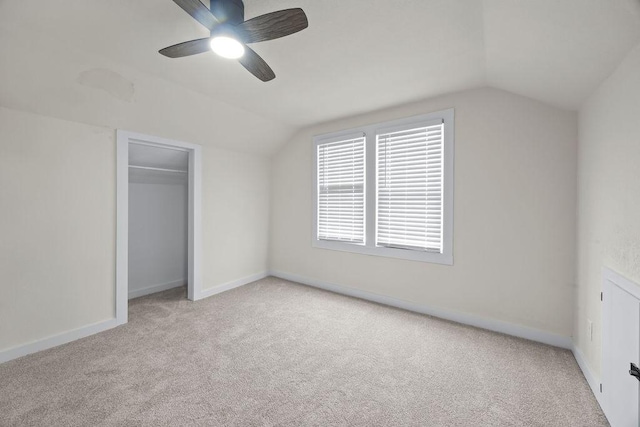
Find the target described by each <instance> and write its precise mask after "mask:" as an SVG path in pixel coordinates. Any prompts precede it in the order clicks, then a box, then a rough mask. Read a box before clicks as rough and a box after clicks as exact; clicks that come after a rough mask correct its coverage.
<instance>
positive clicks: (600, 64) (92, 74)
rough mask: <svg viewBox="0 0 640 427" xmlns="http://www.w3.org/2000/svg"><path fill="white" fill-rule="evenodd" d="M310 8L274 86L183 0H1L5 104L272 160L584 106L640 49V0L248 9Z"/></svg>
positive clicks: (261, 8) (332, 1) (415, 0)
mask: <svg viewBox="0 0 640 427" xmlns="http://www.w3.org/2000/svg"><path fill="white" fill-rule="evenodd" d="M245 5H246V17H247V18H251V17H253V16H256V15H259V14H262V13H266V12H269V11H273V10H279V9H284V8H289V7H302V8H303V9H304V10H305V12H306V13H307V15H308V18H309V28H308V29H306V30H304V31H302V32H300V33H297V34H295V35H292V36H290V37H285V38H282V39H278V40H274V41H270V42H265V43H258V44H255V45H253V48H254V49H255V50H256V51H257V52H258V53H259V54H260V55H261V56H263V58H264V59H265V60H266V61H267V62H268V63H269V64H270V65H271V66H272V68H273V69H274V71H275V73H276V75H277V78H276V79H275V80H274V81H272V82H269V83H263V82H260V81H259V80H258V79H256V78H255V77H253V76H252V75H250V74H249V73H248V72H247V71H245V70H244V69H243V68H242V67H241V66H240V65H239V64H238V63H236V62H235V61H229V60H225V59H222V58H219V57H217V56H216V55H214V54H212V53H207V54H202V55H198V56H195V57H189V58H182V59H168V58H165V57H163V56H161V55H159V54H158V53H157V51H158V50H159V49H161V48H163V47H166V46H168V45H172V44H175V43H178V42H181V41H185V40H190V39H194V38H200V37H205V36H207V32H206V30H205V29H204V28H203V27H201V26H200V25H199V24H198V23H196V22H195V21H194V20H193V19H192V18H190V17H189V16H188V15H187V14H186V13H184V12H183V11H182V10H181V9H180V8H179V7H178V6H176V5H175V4H174V3H173V2H172V1H171V0H109V1H98V0H57V1H56V0H49V1H37V2H34V1H9V0H4V1H3V0H0V55H1V57H0V58H1V60H2V67H0V102H1V103H2V104H3V105H5V106H7V107H12V108H19V109H26V110H28V111H34V112H37V113H42V114H48V115H52V116H55V117H61V118H65V119H71V120H78V121H84V122H86V123H90V124H98V125H103V126H109V127H124V128H128V129H130V130H136V131H144V132H149V133H152V132H154V133H156V134H161V135H162V136H166V137H174V138H177V139H188V140H190V141H192V142H197V143H210V142H211V141H213V142H214V143H215V144H217V145H219V146H223V147H229V148H234V149H241V150H248V151H254V152H258V153H269V152H273V151H274V150H275V149H276V148H277V147H278V146H280V145H281V144H282V143H284V142H285V141H286V139H287V138H288V137H290V136H291V134H292V133H293V132H294V131H296V130H297V129H299V128H301V127H304V126H307V125H311V124H315V123H318V122H323V121H328V120H333V119H336V118H340V117H345V116H350V115H355V114H360V113H364V112H368V111H373V110H378V109H381V108H385V107H390V106H394V105H399V104H403V103H407V102H411V101H416V100H420V99H425V98H428V97H432V96H435V95H439V94H443V93H448V92H453V91H459V90H464V89H469V88H475V87H481V86H487V85H490V86H493V87H497V88H500V89H505V90H509V91H511V92H514V93H518V94H521V95H525V96H528V97H531V98H534V99H538V100H540V101H543V102H546V103H549V104H551V105H555V106H558V107H562V108H567V109H577V108H578V107H579V106H580V105H581V103H582V102H583V101H584V100H585V99H586V97H587V96H588V95H589V94H590V93H591V92H592V91H593V90H594V89H595V88H596V87H597V85H598V84H599V83H600V82H601V81H602V80H604V79H605V78H606V77H607V76H608V75H609V74H610V73H611V72H612V71H613V70H614V69H615V67H616V66H617V65H618V64H619V63H620V61H621V60H622V59H623V58H624V56H625V55H626V54H627V52H629V51H630V50H631V49H632V48H633V47H634V46H635V45H637V44H638V43H639V42H640V0H528V1H525V0H455V1H452V0H394V1H389V0H349V1H344V0H322V1H318V0H278V1H276V0H262V1H258V0H246V1H245Z"/></svg>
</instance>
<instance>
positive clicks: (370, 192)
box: [312, 109, 454, 264]
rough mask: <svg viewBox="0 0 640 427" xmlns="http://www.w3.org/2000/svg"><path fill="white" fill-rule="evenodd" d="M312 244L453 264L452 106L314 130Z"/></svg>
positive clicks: (369, 253) (325, 247)
mask: <svg viewBox="0 0 640 427" xmlns="http://www.w3.org/2000/svg"><path fill="white" fill-rule="evenodd" d="M314 148H315V152H314V164H315V171H316V173H315V182H314V206H315V212H316V219H315V222H314V230H313V240H312V242H313V245H314V246H316V247H320V248H324V249H334V250H342V251H349V252H358V253H363V254H368V255H378V256H387V257H393V258H405V259H411V260H417V261H426V262H435V263H441V264H453V251H452V246H453V152H454V151H453V110H452V109H451V110H446V111H441V112H438V113H433V114H427V115H423V116H418V117H411V118H407V119H401V120H395V121H393V122H387V123H380V124H375V125H369V126H363V127H361V128H358V129H351V130H348V131H344V132H339V133H334V134H328V135H321V136H318V137H316V138H314Z"/></svg>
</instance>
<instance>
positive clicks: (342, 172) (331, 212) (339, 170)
mask: <svg viewBox="0 0 640 427" xmlns="http://www.w3.org/2000/svg"><path fill="white" fill-rule="evenodd" d="M364 141H365V139H364V137H362V136H360V137H358V138H353V139H344V140H341V141H335V142H325V143H323V144H318V146H317V150H318V152H317V159H318V239H322V240H335V241H341V242H351V243H364Z"/></svg>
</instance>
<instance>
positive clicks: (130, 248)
mask: <svg viewBox="0 0 640 427" xmlns="http://www.w3.org/2000/svg"><path fill="white" fill-rule="evenodd" d="M117 140H118V141H117V144H118V147H117V156H118V158H117V190H116V191H117V226H116V228H117V236H116V246H117V248H116V319H117V320H118V323H119V324H123V323H126V322H127V317H128V316H127V311H128V300H129V299H132V298H137V297H140V296H144V295H148V294H152V293H156V292H160V291H163V290H167V289H171V288H174V287H180V286H185V285H186V286H187V295H188V298H189V299H190V300H197V299H200V289H201V273H200V271H201V270H200V259H201V257H200V235H201V231H200V230H201V213H200V209H201V164H202V162H201V147H200V146H199V145H195V144H188V143H184V142H179V141H172V140H167V139H163V138H157V137H152V136H148V135H141V134H135V133H132V132H126V131H120V130H119V131H118V132H117Z"/></svg>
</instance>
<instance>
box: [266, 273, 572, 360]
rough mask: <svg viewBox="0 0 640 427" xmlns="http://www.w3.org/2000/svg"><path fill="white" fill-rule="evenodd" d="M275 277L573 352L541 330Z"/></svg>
mask: <svg viewBox="0 0 640 427" xmlns="http://www.w3.org/2000/svg"><path fill="white" fill-rule="evenodd" d="M270 275H271V276H274V277H279V278H281V279H285V280H290V281H292V282H297V283H301V284H303V285H308V286H313V287H315V288H320V289H324V290H327V291H331V292H335V293H338V294H343V295H347V296H350V297H355V298H360V299H364V300H368V301H373V302H377V303H379V304H384V305H389V306H392V307H397V308H401V309H403V310H408V311H413V312H416V313H421V314H427V315H429V316H434V317H438V318H440V319H445V320H451V321H453V322H457V323H462V324H465V325H470V326H475V327H477V328H481V329H487V330H489V331H494V332H500V333H502V334H506V335H511V336H514V337H519V338H524V339H528V340H530V341H536V342H540V343H543V344H548V345H552V346H554V347H560V348H565V349H571V338H570V337H566V336H562V335H558V334H554V333H551V332H546V331H541V330H539V329H534V328H530V327H528V326H522V325H516V324H514V323H509V322H504V321H501V320H496V319H488V318H484V317H479V316H474V315H472V314H466V313H462V312H459V311H454V310H448V309H445V308H439V307H433V306H428V305H423V304H417V303H413V302H409V301H405V300H401V299H399V298H394V297H389V296H386V295H380V294H376V293H373V292H369V291H363V290H360V289H355V288H351V287H348V286H343V285H336V284H333V283H327V282H324V281H322V280H318V279H311V278H307V277H302V276H298V275H296V274H291V273H286V272H283V271H271V273H270Z"/></svg>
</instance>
